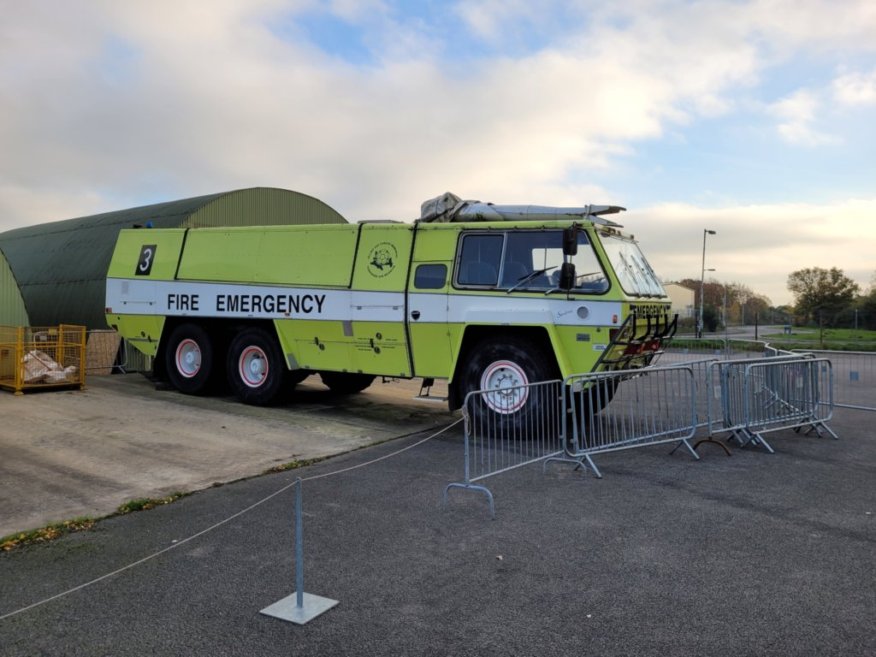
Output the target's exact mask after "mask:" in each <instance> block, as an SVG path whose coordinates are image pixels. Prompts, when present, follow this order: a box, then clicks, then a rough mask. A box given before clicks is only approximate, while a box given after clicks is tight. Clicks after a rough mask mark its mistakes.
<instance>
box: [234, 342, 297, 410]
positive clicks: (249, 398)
mask: <svg viewBox="0 0 876 657" xmlns="http://www.w3.org/2000/svg"><path fill="white" fill-rule="evenodd" d="M227 369H228V384H229V386H231V391H232V392H233V393H234V395H235V396H236V397H237V398H238V399H239V400H240V401H242V402H243V403H245V404H253V405H256V406H266V405H268V404H272V403H273V402H275V401H276V400H277V397H278V396H279V394H280V392H281V390H282V389H283V383H284V380H285V376H286V365H285V362H284V360H283V354H282V352H281V351H280V346H279V345H278V344H277V340H276V338H275V337H274V336H273V335H271V334H270V333H268V332H267V331H264V330H262V329H259V328H248V329H244V330H243V331H241V332H240V333H238V334H237V336H235V338H234V339H233V340H232V341H231V346H230V347H229V349H228V363H227Z"/></svg>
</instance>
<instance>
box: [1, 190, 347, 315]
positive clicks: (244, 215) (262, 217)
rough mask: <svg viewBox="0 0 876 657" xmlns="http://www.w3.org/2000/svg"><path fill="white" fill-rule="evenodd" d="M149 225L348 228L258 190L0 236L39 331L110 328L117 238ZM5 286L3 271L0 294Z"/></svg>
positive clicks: (320, 210)
mask: <svg viewBox="0 0 876 657" xmlns="http://www.w3.org/2000/svg"><path fill="white" fill-rule="evenodd" d="M150 223H151V225H152V226H153V227H155V228H199V227H208V226H214V227H218V226H276V225H290V224H339V223H347V222H346V219H344V218H343V217H342V216H341V215H340V214H339V213H338V212H337V211H335V210H334V209H332V208H331V207H329V206H328V205H326V204H325V203H323V202H322V201H320V200H318V199H315V198H313V197H311V196H307V195H306V194H300V193H298V192H293V191H289V190H286V189H274V188H267V187H255V188H250V189H241V190H237V191H233V192H224V193H221V194H211V195H209V196H198V197H196V198H188V199H183V200H180V201H170V202H167V203H158V204H155V205H146V206H142V207H138V208H130V209H128V210H118V211H116V212H106V213H103V214H96V215H92V216H89V217H79V218H78V219H67V220H64V221H56V222H52V223H47V224H39V225H37V226H27V227H25V228H17V229H15V230H10V231H7V232H5V233H0V251H2V252H3V253H4V254H5V256H6V261H7V262H8V265H9V269H11V272H12V274H13V276H14V279H15V280H17V281H18V288H19V289H20V291H21V298H22V299H23V300H24V305H25V306H26V308H27V311H28V314H29V315H30V321H31V322H32V323H33V324H34V325H35V326H54V325H56V324H82V325H85V326H87V327H88V328H106V321H105V318H104V295H105V285H106V272H107V269H108V267H109V262H110V258H111V257H112V253H113V248H114V247H115V244H116V238H117V236H118V233H119V231H120V230H121V229H122V228H130V227H131V226H133V225H135V224H136V225H143V226H145V225H149V224H150ZM2 281H3V274H2V272H0V290H2V289H3V288H4V287H5V283H3V282H2ZM3 294H5V292H2V291H0V295H3ZM0 298H3V297H2V296H0ZM0 303H2V302H0Z"/></svg>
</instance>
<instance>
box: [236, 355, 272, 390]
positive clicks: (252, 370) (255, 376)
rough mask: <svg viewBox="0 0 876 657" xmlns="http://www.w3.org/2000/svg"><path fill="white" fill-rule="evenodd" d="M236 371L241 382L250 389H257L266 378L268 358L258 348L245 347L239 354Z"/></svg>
mask: <svg viewBox="0 0 876 657" xmlns="http://www.w3.org/2000/svg"><path fill="white" fill-rule="evenodd" d="M238 371H239V372H240V378H241V380H242V381H243V382H244V383H245V384H246V385H247V386H249V387H250V388H258V387H259V386H260V385H262V384H263V383H264V382H265V379H266V378H267V376H268V358H267V355H266V354H265V352H264V351H262V350H261V349H259V348H258V347H247V348H246V349H244V350H243V352H242V353H241V354H240V360H239V362H238Z"/></svg>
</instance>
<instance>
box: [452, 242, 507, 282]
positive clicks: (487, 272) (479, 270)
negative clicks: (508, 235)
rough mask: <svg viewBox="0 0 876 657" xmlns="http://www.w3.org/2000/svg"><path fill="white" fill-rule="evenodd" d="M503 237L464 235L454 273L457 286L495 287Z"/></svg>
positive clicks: (497, 279)
mask: <svg viewBox="0 0 876 657" xmlns="http://www.w3.org/2000/svg"><path fill="white" fill-rule="evenodd" d="M504 240H505V238H504V236H503V235H465V236H464V237H463V238H462V251H461V253H460V256H459V269H458V270H457V273H456V282H457V284H458V285H481V286H491V287H495V286H496V285H497V284H498V282H499V265H500V263H501V261H502V246H503V243H504Z"/></svg>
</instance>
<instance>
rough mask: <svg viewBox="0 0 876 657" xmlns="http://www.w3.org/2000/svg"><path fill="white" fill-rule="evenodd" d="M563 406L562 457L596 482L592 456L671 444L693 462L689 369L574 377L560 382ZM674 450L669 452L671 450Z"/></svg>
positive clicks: (694, 425) (694, 414)
mask: <svg viewBox="0 0 876 657" xmlns="http://www.w3.org/2000/svg"><path fill="white" fill-rule="evenodd" d="M563 389H564V391H565V393H566V394H565V395H564V398H563V407H564V409H568V415H569V416H570V424H571V429H572V431H571V433H570V435H569V439H568V440H567V441H566V444H565V456H563V457H559V458H557V457H552V458H551V459H550V460H551V461H571V462H573V463H576V464H578V465H580V466H582V467H583V466H584V465H586V466H588V467H589V468H590V469H591V470H593V473H594V474H595V475H596V476H597V477H599V478H601V477H602V473H601V472H600V471H599V469H598V468H597V467H596V464H595V463H594V462H593V458H592V457H593V455H594V454H600V453H604V452H612V451H618V450H624V449H632V448H634V447H645V446H649V445H659V444H661V443H676V449H677V448H678V447H680V446H682V445H683V446H684V447H685V448H687V450H688V451H689V452H690V454H691V455H692V456H693V457H694V458H695V459H699V455H697V453H696V452H695V451H694V449H693V447H691V445H690V443H689V442H688V441H689V440H690V438H692V437H693V436H694V434H695V433H696V430H697V385H696V380H695V375H694V368H693V367H692V366H690V365H673V366H668V367H648V368H644V369H640V370H627V371H618V372H598V373H590V374H578V375H573V376H570V377H568V378H567V379H566V380H565V381H564V386H563ZM673 451H675V450H673Z"/></svg>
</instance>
